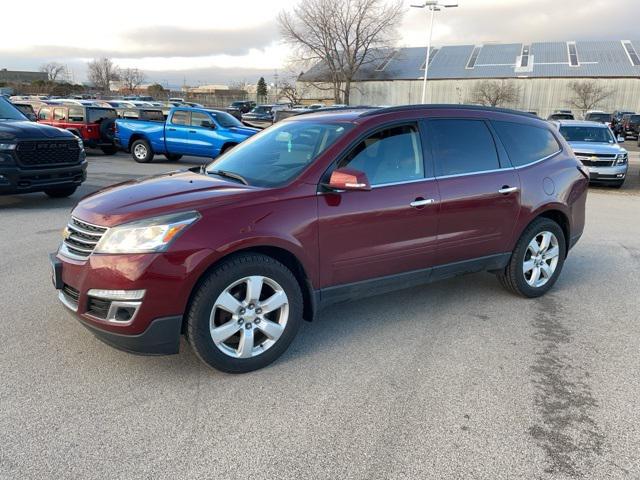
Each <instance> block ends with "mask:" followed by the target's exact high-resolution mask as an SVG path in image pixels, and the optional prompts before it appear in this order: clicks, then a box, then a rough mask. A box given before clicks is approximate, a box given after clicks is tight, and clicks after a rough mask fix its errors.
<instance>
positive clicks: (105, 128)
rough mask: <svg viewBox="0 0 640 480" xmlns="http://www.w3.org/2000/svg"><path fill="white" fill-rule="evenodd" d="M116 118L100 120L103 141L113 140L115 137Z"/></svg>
mask: <svg viewBox="0 0 640 480" xmlns="http://www.w3.org/2000/svg"><path fill="white" fill-rule="evenodd" d="M115 124H116V120H115V118H105V119H104V120H102V122H100V140H102V141H103V142H113V139H114V138H115Z"/></svg>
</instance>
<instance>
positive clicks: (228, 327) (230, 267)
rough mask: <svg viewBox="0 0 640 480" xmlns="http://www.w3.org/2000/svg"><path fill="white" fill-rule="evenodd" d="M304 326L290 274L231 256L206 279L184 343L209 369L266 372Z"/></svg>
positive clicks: (261, 260)
mask: <svg viewBox="0 0 640 480" xmlns="http://www.w3.org/2000/svg"><path fill="white" fill-rule="evenodd" d="M301 322H302V292H301V290H300V285H299V284H298V281H297V280H296V278H295V277H294V275H293V274H292V273H291V271H290V270H289V269H288V268H287V267H285V266H284V265H283V264H282V263H280V262H278V261H277V260H275V259H273V258H271V257H268V256H266V255H261V254H257V253H255V254H252V253H247V254H242V255H236V256H233V257H230V258H229V259H227V260H224V261H223V262H222V263H220V264H219V265H218V266H216V267H215V268H214V269H213V270H211V272H209V273H208V274H207V276H206V277H205V278H204V280H203V281H202V282H201V283H200V286H199V287H198V288H197V290H196V292H195V294H194V296H193V300H192V302H191V306H190V308H189V311H188V313H187V340H188V341H189V343H190V344H191V346H192V348H193V350H194V351H195V353H196V355H197V356H198V357H199V358H200V359H201V360H202V361H203V362H204V363H206V364H207V365H209V366H211V367H213V368H216V369H218V370H221V371H223V372H228V373H245V372H250V371H252V370H257V369H259V368H263V367H266V366H267V365H269V364H270V363H271V362H273V361H274V360H276V359H277V358H278V357H279V356H280V355H282V354H283V353H284V351H285V350H286V349H287V347H288V346H289V344H290V343H291V341H292V340H293V338H294V337H295V335H296V333H297V331H298V329H299V328H300V324H301Z"/></svg>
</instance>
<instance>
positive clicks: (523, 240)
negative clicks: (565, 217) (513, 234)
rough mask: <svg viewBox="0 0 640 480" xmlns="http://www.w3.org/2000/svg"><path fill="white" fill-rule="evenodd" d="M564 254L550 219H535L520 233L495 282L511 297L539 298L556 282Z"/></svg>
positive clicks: (562, 239)
mask: <svg viewBox="0 0 640 480" xmlns="http://www.w3.org/2000/svg"><path fill="white" fill-rule="evenodd" d="M566 254H567V252H566V242H565V237H564V232H563V231H562V228H560V226H559V225H558V224H557V223H556V222H554V221H553V220H551V219H548V218H538V219H536V220H534V221H533V222H532V223H531V225H529V226H528V227H527V228H526V229H525V231H524V232H523V233H522V235H521V237H520V239H519V240H518V243H517V244H516V248H515V249H514V250H513V253H512V255H511V260H510V261H509V264H508V265H507V267H506V268H505V269H504V270H503V271H501V272H499V273H498V279H499V280H500V283H501V284H502V285H503V286H504V287H505V288H506V289H507V290H510V291H511V292H513V293H516V294H518V295H522V296H524V297H528V298H535V297H539V296H541V295H544V294H545V293H547V291H549V289H550V288H551V287H552V286H553V284H554V283H556V281H557V280H558V276H559V275H560V272H561V271H562V266H563V264H564V259H565V257H566Z"/></svg>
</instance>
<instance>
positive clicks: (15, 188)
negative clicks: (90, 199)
mask: <svg viewBox="0 0 640 480" xmlns="http://www.w3.org/2000/svg"><path fill="white" fill-rule="evenodd" d="M86 178H87V161H86V160H83V161H82V162H81V163H78V164H76V165H71V166H65V167H43V168H38V169H26V168H21V167H18V166H17V165H8V166H0V194H12V193H31V192H41V191H43V190H46V189H48V188H55V187H65V186H71V185H80V184H81V183H82V182H84V181H85V180H86Z"/></svg>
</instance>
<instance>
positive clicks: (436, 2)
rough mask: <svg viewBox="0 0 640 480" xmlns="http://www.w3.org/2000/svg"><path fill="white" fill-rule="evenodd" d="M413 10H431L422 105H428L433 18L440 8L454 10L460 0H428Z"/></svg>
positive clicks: (414, 6) (415, 6)
mask: <svg viewBox="0 0 640 480" xmlns="http://www.w3.org/2000/svg"><path fill="white" fill-rule="evenodd" d="M411 6H412V7H413V8H428V9H429V10H431V21H430V25H429V38H428V40H427V56H426V58H425V61H424V78H423V80H422V103H426V98H427V75H428V73H429V59H430V56H431V36H432V35H433V16H434V13H435V12H439V11H440V10H441V8H440V7H444V8H453V7H457V6H458V0H450V1H440V0H427V1H425V2H423V3H421V4H419V5H411Z"/></svg>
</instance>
